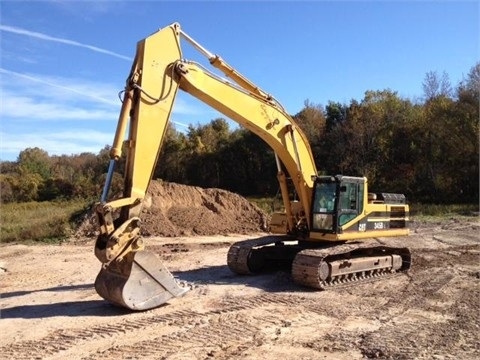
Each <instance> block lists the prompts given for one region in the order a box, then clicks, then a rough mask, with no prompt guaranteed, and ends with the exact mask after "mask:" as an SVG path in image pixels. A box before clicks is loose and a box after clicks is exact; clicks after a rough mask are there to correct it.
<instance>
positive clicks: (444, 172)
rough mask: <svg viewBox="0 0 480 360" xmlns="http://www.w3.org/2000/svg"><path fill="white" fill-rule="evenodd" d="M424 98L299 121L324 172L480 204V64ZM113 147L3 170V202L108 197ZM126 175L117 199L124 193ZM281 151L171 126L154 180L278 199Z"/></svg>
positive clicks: (414, 196)
mask: <svg viewBox="0 0 480 360" xmlns="http://www.w3.org/2000/svg"><path fill="white" fill-rule="evenodd" d="M423 91H424V97H423V98H422V99H421V100H416V101H414V100H411V99H406V98H402V97H400V96H399V95H398V93H397V92H395V91H392V90H388V89H387V90H381V91H367V92H366V93H365V95H364V98H363V99H361V100H360V101H358V100H353V99H352V100H351V101H350V102H349V103H343V104H342V103H338V102H333V101H330V102H328V104H327V105H325V106H322V105H318V104H315V103H312V102H310V101H308V100H307V101H305V104H304V107H303V108H302V109H301V111H300V112H298V113H297V114H295V115H293V116H292V117H293V119H294V120H295V122H296V123H297V124H298V125H299V126H300V127H301V129H302V130H303V132H304V133H305V134H306V136H307V138H308V140H309V142H310V145H311V148H312V152H313V155H314V159H315V163H316V165H317V169H318V170H319V172H321V173H322V174H345V175H352V176H366V177H367V178H368V179H369V184H370V189H371V190H374V191H384V192H399V193H404V194H406V196H407V198H408V199H409V200H410V201H412V202H428V203H478V201H479V137H478V136H479V119H480V116H479V104H480V96H479V91H480V63H478V64H476V65H475V66H473V67H472V68H471V69H470V71H469V73H468V74H467V75H466V77H465V78H464V79H463V80H462V81H460V82H459V83H458V84H456V85H455V86H452V84H451V83H450V81H449V79H448V75H447V74H445V73H443V74H441V75H439V74H438V73H437V72H429V73H427V74H426V76H425V78H424V81H423ZM108 152H109V147H108V146H106V147H105V148H103V149H101V150H100V152H99V153H98V154H93V153H82V154H78V155H70V156H67V155H62V156H55V155H54V156H50V155H49V154H48V153H47V152H46V151H44V150H42V149H39V148H27V149H25V150H23V151H21V152H20V154H19V156H18V158H17V161H12V162H6V161H4V162H2V163H1V164H0V165H1V174H0V197H1V202H2V203H7V202H23V201H45V200H54V199H60V198H62V199H71V198H79V197H81V198H95V197H97V198H98V197H99V195H100V193H101V189H102V187H103V182H104V179H105V176H106V167H107V163H108ZM122 167H123V164H122V163H121V164H120V166H119V167H118V168H117V172H116V174H115V177H114V181H113V192H118V191H121V187H122V175H121V173H122ZM276 172H277V169H276V164H275V158H274V154H273V151H272V150H271V149H270V148H269V147H268V146H267V145H266V144H265V143H264V142H263V140H262V139H260V138H259V137H257V136H256V135H254V134H253V133H251V132H250V131H248V130H246V129H243V128H236V129H233V130H232V129H230V128H229V125H228V122H227V121H226V120H225V119H222V118H218V119H214V120H212V121H210V123H208V124H204V125H200V124H199V125H196V126H193V125H191V126H190V127H189V128H188V131H186V132H179V131H177V130H176V129H175V128H174V127H173V126H172V125H170V126H169V128H168V130H167V134H166V136H165V139H164V143H163V147H162V150H161V154H160V158H159V161H158V164H157V166H156V168H155V170H154V174H153V176H154V178H160V179H163V180H166V181H171V182H179V183H183V184H187V185H195V186H201V187H218V188H223V189H227V190H230V191H233V192H236V193H239V194H241V195H244V196H272V195H275V194H276V193H277V191H278V183H277V179H276Z"/></svg>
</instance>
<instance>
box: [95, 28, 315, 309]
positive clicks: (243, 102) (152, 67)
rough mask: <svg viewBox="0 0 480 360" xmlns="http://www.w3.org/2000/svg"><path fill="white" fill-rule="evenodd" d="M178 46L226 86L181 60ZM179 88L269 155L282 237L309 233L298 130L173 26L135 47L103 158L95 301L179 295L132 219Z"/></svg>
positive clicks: (310, 173) (148, 303)
mask: <svg viewBox="0 0 480 360" xmlns="http://www.w3.org/2000/svg"><path fill="white" fill-rule="evenodd" d="M181 39H184V40H187V41H188V42H189V43H190V44H192V45H193V46H194V47H195V48H196V49H197V50H199V51H200V52H201V53H202V54H204V55H205V56H206V57H207V58H208V60H209V62H210V63H211V64H212V65H213V66H214V67H216V68H217V69H219V70H220V71H221V72H222V73H223V74H224V75H225V76H227V77H229V78H230V79H231V80H232V81H227V80H226V79H224V78H222V77H220V76H218V75H215V74H214V73H212V72H210V71H208V70H206V69H205V68H203V67H202V66H201V65H200V64H198V63H195V62H191V61H187V60H184V59H182V51H181ZM179 88H180V89H181V90H183V91H185V92H187V93H189V94H190V95H192V96H194V97H195V98H197V99H199V100H200V101H202V102H204V103H205V104H207V105H209V106H211V107H212V108H214V109H216V110H217V111H219V112H221V113H222V114H224V115H225V116H227V117H229V118H230V119H232V120H234V121H236V122H237V123H239V124H240V125H242V126H244V127H245V128H247V129H249V130H251V131H252V132H253V133H255V134H256V135H258V136H259V137H260V138H262V139H263V140H264V141H265V142H266V143H267V144H268V145H269V146H270V147H271V148H272V149H273V150H274V152H275V156H276V159H277V168H278V179H279V182H280V188H281V192H282V198H283V201H284V206H285V211H286V216H285V219H286V222H287V224H286V226H285V228H286V232H288V233H292V234H293V233H298V232H306V231H308V228H309V227H310V221H311V220H310V219H311V216H310V211H311V201H312V191H313V178H312V177H315V176H316V175H317V171H316V168H315V163H314V160H313V156H312V152H311V149H310V146H309V144H308V141H307V139H306V137H305V135H304V134H303V133H302V131H301V130H300V128H298V127H297V126H296V124H295V123H294V121H293V120H292V118H291V117H290V116H289V115H288V114H287V113H286V111H285V110H284V109H283V107H282V106H281V105H280V104H279V103H278V102H277V101H276V100H275V99H274V98H273V97H272V96H270V95H268V94H267V93H266V92H264V91H263V90H261V89H260V88H259V87H257V86H256V85H255V84H253V83H252V82H250V81H249V80H248V79H247V78H245V77H243V75H241V74H240V73H238V72H237V71H236V70H235V69H233V68H232V67H231V66H230V65H228V64H227V63H226V62H225V61H224V60H223V59H222V58H221V57H219V56H217V55H213V54H211V53H210V52H209V51H207V50H206V49H204V48H203V47H202V46H201V45H199V44H198V43H197V42H195V41H194V40H193V39H192V38H191V37H189V36H188V35H187V34H185V33H184V32H183V31H182V30H181V28H180V25H179V24H177V23H174V24H172V25H170V26H168V27H165V28H163V29H161V30H159V31H157V32H155V33H154V34H152V35H150V36H149V37H147V38H145V39H144V40H142V41H140V42H139V43H138V44H137V51H136V56H135V60H134V62H133V65H132V69H131V72H130V74H129V76H128V78H127V81H126V87H125V92H124V98H123V103H122V108H121V112H120V116H119V120H118V124H117V130H116V133H115V138H114V142H113V146H112V148H111V151H110V157H111V161H110V165H109V171H108V175H107V181H106V182H105V187H104V190H103V193H102V197H101V201H100V203H98V204H97V205H96V208H95V210H96V214H97V218H98V220H99V228H100V235H99V236H98V238H97V241H96V244H95V255H96V256H97V258H98V259H99V260H100V261H101V263H102V269H101V271H100V273H99V275H98V276H97V279H96V282H95V287H96V290H97V292H98V293H99V294H100V295H101V296H102V297H103V298H105V299H107V300H109V301H111V302H113V303H115V304H117V305H120V306H123V307H127V308H129V309H135V310H144V309H149V308H153V307H156V306H159V305H161V304H163V303H165V302H166V301H168V300H169V299H171V298H172V297H176V296H180V295H182V294H183V293H185V291H186V289H184V288H182V287H180V286H179V285H178V284H177V282H176V281H175V279H174V278H173V276H172V275H171V274H170V272H169V271H168V270H167V269H166V268H165V267H164V266H163V265H162V264H161V262H160V260H159V259H158V258H157V257H156V256H155V255H154V254H152V253H149V252H147V251H145V250H144V244H143V241H142V238H141V236H140V218H139V215H140V212H141V210H142V206H143V205H144V200H145V196H146V192H147V189H148V185H149V183H150V180H151V178H152V173H153V170H154V168H155V165H156V163H157V159H158V156H159V153H160V149H161V145H162V140H163V138H164V136H165V131H166V129H167V124H168V122H169V119H170V116H171V112H172V108H173V105H174V101H175V97H176V94H177V90H178V89H179ZM127 132H128V136H127V137H126V139H125V135H126V133H127ZM122 149H126V153H127V156H126V165H125V179H124V192H123V196H122V197H121V198H119V199H116V200H112V201H107V199H108V192H109V188H110V184H111V179H112V176H113V171H114V168H115V164H116V163H117V162H118V160H119V159H120V158H121V156H122ZM282 164H283V167H284V168H285V169H286V171H287V173H288V174H289V176H290V177H291V178H292V180H293V184H294V187H295V190H296V192H297V194H298V196H299V201H298V203H295V204H293V203H292V202H291V201H290V199H289V194H288V189H287V184H286V175H285V173H284V172H283V167H282ZM115 216H117V217H116V218H115Z"/></svg>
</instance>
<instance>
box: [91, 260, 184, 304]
mask: <svg viewBox="0 0 480 360" xmlns="http://www.w3.org/2000/svg"><path fill="white" fill-rule="evenodd" d="M95 289H96V290H97V293H98V294H99V295H100V296H101V297H103V298H104V299H105V300H107V301H109V302H111V303H113V304H115V305H118V306H122V307H125V308H127V309H131V310H148V309H152V308H155V307H158V306H160V305H162V304H164V303H166V302H167V301H168V300H170V299H171V298H173V297H179V296H182V295H183V294H185V293H186V292H187V291H188V289H187V288H183V287H181V286H179V285H178V284H177V282H176V280H175V279H174V278H173V276H172V274H171V273H170V272H169V271H168V270H167V268H166V267H165V266H164V265H163V264H162V262H161V261H160V259H159V258H158V256H156V255H155V254H153V253H152V252H149V251H139V252H133V253H130V254H127V255H126V256H125V257H124V258H123V259H122V260H121V261H118V262H117V261H113V262H111V263H110V264H108V265H104V266H103V267H102V269H101V270H100V273H99V274H98V276H97V278H96V280H95Z"/></svg>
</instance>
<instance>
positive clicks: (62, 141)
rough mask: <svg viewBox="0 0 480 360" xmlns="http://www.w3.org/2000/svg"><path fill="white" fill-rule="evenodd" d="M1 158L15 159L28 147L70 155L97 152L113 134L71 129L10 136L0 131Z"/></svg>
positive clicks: (109, 141) (50, 153) (107, 142)
mask: <svg viewBox="0 0 480 360" xmlns="http://www.w3.org/2000/svg"><path fill="white" fill-rule="evenodd" d="M0 139H1V142H2V145H1V147H0V159H1V160H15V159H16V157H17V156H18V154H19V153H20V152H21V151H22V150H25V149H26V148H29V147H39V148H41V149H43V150H45V151H47V152H48V154H49V155H72V154H79V153H82V152H91V153H94V154H97V153H98V152H99V151H100V150H101V149H102V148H103V147H104V146H105V145H107V144H110V143H111V141H112V139H113V134H111V133H103V132H99V131H95V130H84V129H77V130H75V129H72V130H69V131H60V132H51V131H49V132H37V131H36V132H32V133H26V134H17V135H15V136H11V134H6V133H3V132H1V133H0Z"/></svg>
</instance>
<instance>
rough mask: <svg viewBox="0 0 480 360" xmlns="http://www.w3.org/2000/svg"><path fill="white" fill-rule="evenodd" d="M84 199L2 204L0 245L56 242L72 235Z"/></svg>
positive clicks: (84, 204) (82, 208)
mask: <svg viewBox="0 0 480 360" xmlns="http://www.w3.org/2000/svg"><path fill="white" fill-rule="evenodd" d="M89 205H90V203H89V202H88V201H87V200H69V201H44V202H28V203H12V204H4V205H2V206H1V207H0V243H8V242H22V243H34V242H44V243H45V242H46V243H59V242H61V241H63V240H65V239H66V238H68V237H69V236H70V235H72V234H73V232H74V230H75V227H76V220H77V219H78V218H79V216H80V215H81V214H82V213H84V212H85V211H86V210H87V209H88V207H89Z"/></svg>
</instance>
